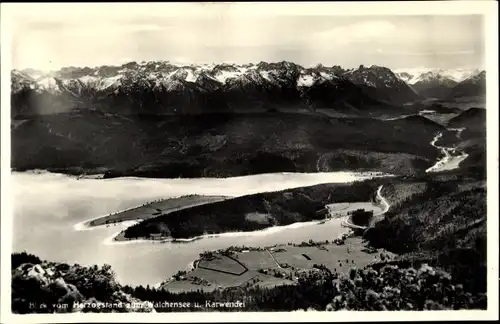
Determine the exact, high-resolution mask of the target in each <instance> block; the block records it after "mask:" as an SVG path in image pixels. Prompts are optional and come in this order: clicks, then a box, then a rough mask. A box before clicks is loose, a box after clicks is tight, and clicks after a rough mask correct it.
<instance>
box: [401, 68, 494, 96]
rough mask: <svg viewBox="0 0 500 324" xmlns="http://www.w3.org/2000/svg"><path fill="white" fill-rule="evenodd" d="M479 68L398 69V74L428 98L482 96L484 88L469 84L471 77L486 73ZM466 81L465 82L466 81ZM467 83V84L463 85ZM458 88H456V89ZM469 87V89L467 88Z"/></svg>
mask: <svg viewBox="0 0 500 324" xmlns="http://www.w3.org/2000/svg"><path fill="white" fill-rule="evenodd" d="M485 73H486V72H485V71H481V70H479V69H451V70H446V69H398V70H396V75H397V76H398V77H399V78H400V79H401V80H403V81H405V82H406V83H407V84H409V85H410V86H411V87H412V88H413V89H414V90H415V91H416V92H417V93H418V94H420V95H422V96H424V97H426V98H438V99H452V98H453V97H462V96H481V95H483V94H484V89H481V88H480V87H472V88H471V86H470V85H467V84H468V83H470V82H469V81H467V80H469V79H471V78H476V77H479V78H481V75H483V76H484V75H485ZM464 82H465V83H464ZM461 84H465V85H461ZM455 88H456V89H455ZM466 88H468V89H469V90H467V89H466ZM460 89H466V90H460Z"/></svg>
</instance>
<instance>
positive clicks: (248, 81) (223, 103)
mask: <svg viewBox="0 0 500 324" xmlns="http://www.w3.org/2000/svg"><path fill="white" fill-rule="evenodd" d="M11 76H12V88H11V89H12V93H11V98H12V116H13V117H15V116H26V115H28V116H29V115H38V114H47V113H57V112H67V111H70V110H73V109H98V110H100V111H105V112H113V113H121V114H137V113H140V114H179V113H181V114H182V113H210V112H262V111H269V110H280V111H281V110H284V111H287V110H294V111H295V110H305V111H315V110H328V111H331V112H335V113H339V114H345V115H365V116H376V115H378V114H384V113H390V112H394V111H400V109H401V108H400V107H401V106H402V105H404V104H405V103H409V102H415V101H420V100H424V99H427V98H438V99H439V98H446V99H450V98H451V99H453V98H459V97H468V96H481V95H483V94H484V87H485V72H484V71H482V72H481V71H479V70H474V69H470V70H465V69H457V70H453V71H452V70H436V69H434V70H428V71H424V70H420V71H415V70H407V71H402V70H397V71H396V72H394V71H391V70H390V69H388V68H385V67H380V66H375V65H372V66H370V67H367V66H363V65H361V66H359V67H358V68H356V69H343V68H342V67H340V66H332V67H325V66H323V65H321V64H319V65H317V66H314V67H310V68H306V67H302V66H300V65H297V64H294V63H291V62H286V61H282V62H277V63H267V62H260V63H258V64H245V65H236V64H211V65H177V64H172V63H170V62H168V61H150V62H142V63H136V62H130V63H127V64H123V65H120V66H99V67H94V68H89V67H84V68H79V67H65V68H62V69H61V70H59V71H56V72H50V73H44V72H41V71H37V70H34V69H25V70H22V71H19V70H13V71H12V73H11Z"/></svg>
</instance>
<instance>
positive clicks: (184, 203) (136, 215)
mask: <svg viewBox="0 0 500 324" xmlns="http://www.w3.org/2000/svg"><path fill="white" fill-rule="evenodd" d="M225 198H226V197H224V196H198V195H192V196H183V197H179V198H171V199H165V200H161V201H154V202H151V203H148V204H144V205H142V206H139V207H136V208H132V209H129V210H126V211H123V212H119V213H116V214H110V215H107V216H104V217H100V218H97V219H93V220H91V221H89V222H87V224H86V225H87V226H91V227H93V226H101V225H106V224H112V223H119V222H124V221H129V220H144V219H149V218H155V217H158V216H161V215H163V214H164V213H169V212H172V211H175V210H179V209H181V208H188V207H192V206H197V205H201V204H206V203H211V202H215V201H220V200H223V199H225Z"/></svg>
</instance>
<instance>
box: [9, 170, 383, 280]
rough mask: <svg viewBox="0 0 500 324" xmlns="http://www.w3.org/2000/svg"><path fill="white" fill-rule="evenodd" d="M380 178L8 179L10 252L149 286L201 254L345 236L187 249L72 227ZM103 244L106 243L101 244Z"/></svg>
mask: <svg viewBox="0 0 500 324" xmlns="http://www.w3.org/2000/svg"><path fill="white" fill-rule="evenodd" d="M374 176H384V175H383V174H381V173H377V172H373V173H355V172H331V173H310V174H305V173H276V174H261V175H251V176H243V177H233V178H218V179H217V178H209V179H207V178H202V179H148V178H133V177H127V178H114V179H77V178H76V177H73V176H67V175H63V174H55V173H48V172H13V173H12V177H11V192H12V195H13V196H12V199H13V206H12V207H13V217H14V219H13V226H14V228H13V232H12V233H13V251H15V252H21V251H24V250H25V251H27V252H28V253H32V254H35V255H37V256H39V257H40V258H41V259H46V260H48V261H57V262H66V263H70V264H73V263H79V264H82V265H94V264H98V265H102V264H104V263H108V264H110V265H111V266H112V267H113V269H114V271H115V272H116V275H117V279H118V281H119V282H120V283H122V284H129V285H139V284H140V285H147V284H149V285H154V284H157V283H159V282H161V281H163V280H165V279H166V278H168V277H170V276H171V275H173V274H175V273H176V272H177V271H178V270H184V269H187V268H188V266H189V264H190V263H191V262H192V261H194V260H195V259H197V258H198V255H199V253H201V252H203V251H207V250H214V249H220V248H225V247H228V246H231V245H250V246H252V245H253V246H267V245H273V244H279V243H288V242H296V243H300V242H302V241H308V240H309V239H311V238H312V239H314V240H326V239H333V238H335V237H338V236H339V235H341V234H342V233H344V232H346V231H347V230H348V229H346V228H344V227H342V226H341V222H342V220H341V219H334V220H331V221H328V222H326V223H324V224H317V223H316V222H309V223H302V224H300V223H299V224H292V225H291V226H286V227H282V228H271V229H267V230H264V231H260V232H252V233H236V234H226V235H221V236H218V237H213V238H205V239H201V240H197V241H193V242H190V243H154V242H135V243H128V244H109V238H111V237H113V236H114V235H115V234H116V233H117V232H119V231H121V230H123V229H125V228H126V226H129V225H130V224H127V223H121V224H116V225H111V226H110V227H103V226H101V227H95V228H93V229H91V230H83V231H82V230H77V229H75V224H78V223H81V222H83V221H86V220H89V219H92V218H95V217H98V216H100V215H106V214H109V213H112V212H116V211H119V210H124V209H127V208H131V207H134V206H139V205H142V204H143V203H145V202H150V201H152V200H156V199H165V198H170V197H179V196H183V195H188V194H199V195H224V196H241V195H246V194H253V193H258V192H266V191H277V190H284V189H290V188H296V187H303V186H310V185H316V184H321V183H347V182H352V181H355V180H364V179H368V178H371V177H374ZM106 243H107V244H106Z"/></svg>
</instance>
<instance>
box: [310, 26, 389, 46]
mask: <svg viewBox="0 0 500 324" xmlns="http://www.w3.org/2000/svg"><path fill="white" fill-rule="evenodd" d="M395 30H396V25H394V24H393V23H391V22H389V21H384V20H370V21H364V22H359V23H355V24H349V25H344V26H339V27H335V28H332V29H329V30H326V31H321V32H316V33H313V34H312V40H313V41H314V42H317V43H332V42H333V43H341V44H350V43H357V42H364V41H373V40H376V39H378V38H386V37H390V36H391V34H392V33H393V32H394V31H395Z"/></svg>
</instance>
